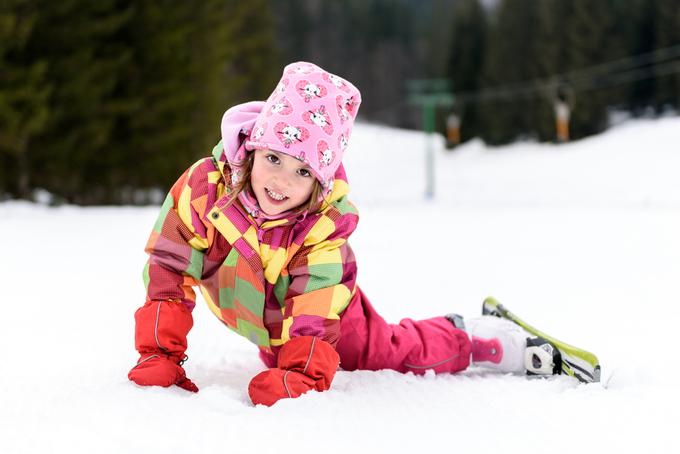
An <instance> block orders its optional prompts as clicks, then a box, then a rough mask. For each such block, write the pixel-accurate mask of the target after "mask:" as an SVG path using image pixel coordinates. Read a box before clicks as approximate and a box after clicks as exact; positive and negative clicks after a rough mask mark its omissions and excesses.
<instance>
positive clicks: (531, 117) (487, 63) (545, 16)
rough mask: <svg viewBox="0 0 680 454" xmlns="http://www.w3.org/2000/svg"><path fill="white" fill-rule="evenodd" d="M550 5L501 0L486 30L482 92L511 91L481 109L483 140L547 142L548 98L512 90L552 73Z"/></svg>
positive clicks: (553, 62) (546, 3) (524, 86)
mask: <svg viewBox="0 0 680 454" xmlns="http://www.w3.org/2000/svg"><path fill="white" fill-rule="evenodd" d="M551 7H552V2H551V1H549V0H546V1H541V2H533V1H531V0H504V1H502V2H501V3H500V5H499V8H498V11H497V15H496V17H494V18H493V22H492V24H491V26H490V31H489V39H488V47H487V50H486V58H485V60H484V69H483V73H482V83H481V84H480V85H481V87H482V91H483V90H484V89H494V88H496V87H512V88H513V92H512V93H509V94H508V95H507V96H500V97H496V98H495V99H494V100H493V101H488V102H486V101H485V102H483V103H482V104H481V105H480V116H481V127H482V128H483V129H482V131H481V135H482V137H483V138H484V139H485V140H486V141H487V142H489V143H493V144H499V143H504V142H508V141H512V140H514V139H516V138H518V137H522V136H524V137H535V138H541V139H547V138H549V137H551V136H552V135H551V134H550V133H549V131H551V128H550V126H548V125H552V106H551V102H550V99H549V94H548V93H542V92H532V91H526V92H524V91H519V92H518V91H517V90H516V89H524V88H527V89H531V88H534V85H533V84H534V82H535V81H537V80H539V79H544V78H546V77H548V76H551V75H552V74H554V73H555V57H554V55H553V50H552V49H551V48H550V46H549V45H547V43H549V42H550V41H551V40H552V39H553V34H554V27H553V26H552V20H551V16H550V14H549V13H550V11H551Z"/></svg>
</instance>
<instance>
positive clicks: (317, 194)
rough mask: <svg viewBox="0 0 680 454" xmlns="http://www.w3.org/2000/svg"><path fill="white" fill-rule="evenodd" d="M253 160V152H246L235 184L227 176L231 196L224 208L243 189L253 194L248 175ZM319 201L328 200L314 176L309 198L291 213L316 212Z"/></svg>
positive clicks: (233, 200)
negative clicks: (232, 184) (238, 178)
mask: <svg viewBox="0 0 680 454" xmlns="http://www.w3.org/2000/svg"><path fill="white" fill-rule="evenodd" d="M253 162H255V152H251V153H248V154H247V155H246V158H245V159H244V160H243V161H242V162H240V163H239V167H240V168H241V172H242V175H241V179H240V180H239V182H238V183H236V185H234V186H231V181H230V180H231V178H229V177H227V181H226V184H227V188H230V194H231V196H230V197H229V201H228V202H227V205H226V206H225V208H226V207H228V206H230V205H231V204H232V203H234V202H235V201H236V199H238V196H239V194H240V193H241V192H243V191H248V192H250V193H251V194H254V192H253V187H252V186H251V185H250V175H251V174H252V172H253ZM321 201H326V202H328V201H327V200H326V199H325V198H324V197H323V187H322V186H321V183H319V180H317V179H316V178H314V186H313V187H312V193H311V195H310V196H309V199H308V200H307V202H305V203H303V204H302V205H300V206H298V207H297V208H295V209H294V210H293V213H294V214H296V215H297V214H302V213H303V212H305V211H307V212H308V213H309V214H313V213H316V212H317V211H319V210H320V209H321V206H322V203H321Z"/></svg>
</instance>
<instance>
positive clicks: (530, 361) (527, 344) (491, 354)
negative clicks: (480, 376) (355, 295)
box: [465, 315, 562, 375]
mask: <svg viewBox="0 0 680 454" xmlns="http://www.w3.org/2000/svg"><path fill="white" fill-rule="evenodd" d="M465 329H466V331H467V333H468V335H469V336H470V340H471V341H472V363H473V364H474V365H477V366H483V367H488V368H491V369H495V370H498V371H500V372H506V373H507V372H511V373H516V374H529V375H553V374H559V373H560V365H561V364H562V362H561V359H560V352H559V351H558V350H557V349H556V348H554V346H553V345H552V344H550V343H549V342H548V341H546V340H545V339H543V338H540V337H535V336H533V335H532V334H530V333H528V332H527V331H525V330H524V329H523V328H522V327H520V326H519V325H517V324H515V323H513V322H511V321H510V320H506V319H502V318H498V317H493V316H489V315H484V316H481V317H476V318H472V319H467V320H465Z"/></svg>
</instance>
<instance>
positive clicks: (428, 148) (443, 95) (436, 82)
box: [408, 79, 454, 200]
mask: <svg viewBox="0 0 680 454" xmlns="http://www.w3.org/2000/svg"><path fill="white" fill-rule="evenodd" d="M450 90H451V81H450V80H447V79H421V80H411V81H409V82H408V91H409V92H410V95H409V102H410V103H411V104H412V105H416V106H419V107H421V108H422V110H423V116H422V120H423V131H424V132H425V198H426V199H428V200H431V199H433V198H434V195H435V194H434V191H435V162H434V161H435V156H434V144H433V135H434V130H435V109H436V108H437V107H451V106H453V101H454V98H453V95H452V94H451V93H450Z"/></svg>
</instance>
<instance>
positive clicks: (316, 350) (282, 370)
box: [248, 336, 340, 407]
mask: <svg viewBox="0 0 680 454" xmlns="http://www.w3.org/2000/svg"><path fill="white" fill-rule="evenodd" d="M339 364H340V356H339V355H338V353H337V352H336V351H335V349H334V348H333V347H332V346H331V344H329V343H328V342H325V341H323V340H321V339H319V338H318V337H313V336H301V337H296V338H294V339H291V340H290V341H288V342H287V343H286V344H284V346H283V347H282V348H281V351H279V359H278V363H277V366H278V367H276V368H273V369H269V370H266V371H264V372H261V373H259V374H258V375H256V376H255V377H254V378H253V379H252V380H251V381H250V385H249V386H248V394H249V395H250V400H251V401H252V402H253V404H255V405H257V404H263V405H266V406H268V407H269V406H272V405H274V403H276V402H277V401H278V400H279V399H283V398H287V397H298V396H300V395H301V394H304V393H306V392H307V391H309V390H311V389H315V390H317V391H326V390H327V389H328V388H330V386H331V382H332V381H333V377H334V376H335V371H336V370H337V368H338V365H339Z"/></svg>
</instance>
